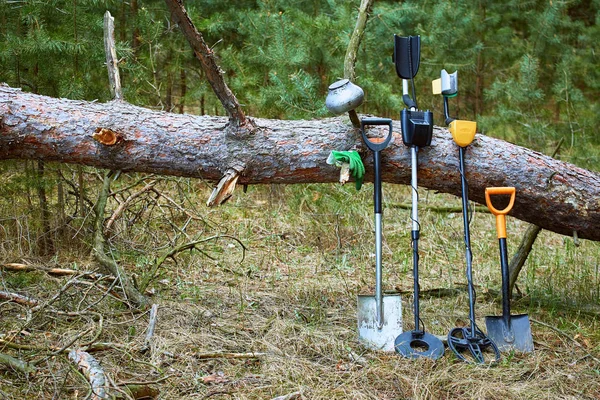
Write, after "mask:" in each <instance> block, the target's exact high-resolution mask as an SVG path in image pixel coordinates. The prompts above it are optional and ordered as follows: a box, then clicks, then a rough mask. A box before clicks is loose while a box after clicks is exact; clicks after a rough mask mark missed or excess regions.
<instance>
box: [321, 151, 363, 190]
mask: <svg viewBox="0 0 600 400" xmlns="http://www.w3.org/2000/svg"><path fill="white" fill-rule="evenodd" d="M343 163H346V164H350V172H351V173H352V177H353V178H354V180H355V182H356V190H360V188H361V186H362V183H363V178H364V176H365V166H364V165H363V163H362V160H361V159H360V155H359V154H358V152H356V151H332V152H331V154H329V157H328V158H327V164H332V165H333V164H335V165H336V166H338V167H341V166H342V164H343Z"/></svg>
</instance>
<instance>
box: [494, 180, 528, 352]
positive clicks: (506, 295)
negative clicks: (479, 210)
mask: <svg viewBox="0 0 600 400" xmlns="http://www.w3.org/2000/svg"><path fill="white" fill-rule="evenodd" d="M515 194H516V190H515V188H514V187H493V188H486V189H485V202H486V204H487V207H488V208H489V210H490V212H491V213H492V214H494V215H495V216H496V231H497V233H498V242H499V244H500V265H501V267H502V316H500V317H497V316H487V317H485V325H486V327H487V333H488V337H489V338H490V339H492V340H493V341H494V343H496V345H497V346H498V349H499V350H500V351H504V352H506V351H512V350H517V351H521V352H524V353H527V352H531V351H533V338H532V336H531V325H530V323H529V317H528V316H527V314H519V315H510V297H511V294H510V292H509V271H508V250H507V248H506V214H508V212H509V211H510V210H511V209H512V207H513V205H514V203H515ZM496 195H504V196H507V195H508V196H510V202H509V204H508V206H506V208H504V209H503V210H498V209H496V208H495V207H494V206H493V205H492V201H491V197H492V196H496Z"/></svg>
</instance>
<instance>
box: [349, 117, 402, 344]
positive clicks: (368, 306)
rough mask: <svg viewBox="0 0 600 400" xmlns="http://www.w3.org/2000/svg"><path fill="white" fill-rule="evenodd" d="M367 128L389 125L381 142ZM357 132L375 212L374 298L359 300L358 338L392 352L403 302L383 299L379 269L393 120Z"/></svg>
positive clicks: (374, 120)
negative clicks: (365, 152) (369, 157)
mask: <svg viewBox="0 0 600 400" xmlns="http://www.w3.org/2000/svg"><path fill="white" fill-rule="evenodd" d="M368 125H388V126H389V131H388V134H387V136H386V137H384V138H369V137H367V135H366V132H365V127H366V126H368ZM360 131H361V133H362V138H363V140H364V142H365V144H366V145H367V147H368V148H369V149H370V150H372V151H373V167H374V170H375V171H374V172H375V174H374V175H375V176H374V179H373V184H374V190H373V203H374V208H375V295H374V296H372V295H359V296H358V315H357V317H358V338H359V340H360V341H361V342H362V343H364V344H365V345H366V346H367V347H370V348H372V349H375V350H383V351H394V338H395V337H396V335H398V332H402V299H401V297H400V295H383V293H382V292H383V291H382V287H381V286H382V285H381V281H382V267H381V244H382V237H381V236H382V235H381V218H382V215H383V209H382V201H381V198H382V191H381V156H380V151H381V150H383V149H385V148H386V147H387V146H388V144H389V143H390V140H391V139H392V136H393V135H392V120H391V119H389V118H363V119H361V121H360Z"/></svg>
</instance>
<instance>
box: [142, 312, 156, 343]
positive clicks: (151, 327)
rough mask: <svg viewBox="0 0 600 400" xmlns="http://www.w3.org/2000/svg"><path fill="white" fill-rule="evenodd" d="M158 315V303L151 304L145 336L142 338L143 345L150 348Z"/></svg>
mask: <svg viewBox="0 0 600 400" xmlns="http://www.w3.org/2000/svg"><path fill="white" fill-rule="evenodd" d="M157 316H158V304H152V308H151V309H150V321H149V322H148V331H147V332H146V338H145V339H144V347H146V348H150V343H151V342H152V336H153V335H154V328H155V327H156V319H157Z"/></svg>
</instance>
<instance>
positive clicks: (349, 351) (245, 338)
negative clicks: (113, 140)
mask: <svg viewBox="0 0 600 400" xmlns="http://www.w3.org/2000/svg"><path fill="white" fill-rule="evenodd" d="M61 168H63V169H64V168H65V167H64V166H63V167H61ZM63 172H65V171H64V170H63ZM65 175H66V176H68V174H65ZM87 179H89V180H90V182H88V188H89V190H90V192H89V193H88V195H89V197H90V198H93V194H94V193H93V190H95V189H94V188H95V185H94V184H93V181H94V177H93V173H92V174H90V175H88V176H87ZM135 182H137V178H135V177H127V176H124V177H121V178H119V180H118V181H117V182H116V183H115V188H113V190H114V191H118V190H120V189H122V190H124V192H123V194H122V196H123V197H122V198H123V199H124V198H127V193H128V192H127V190H129V191H131V192H135V191H136V190H139V189H140V188H141V187H142V186H143V184H141V183H140V184H138V186H137V187H133V186H132V183H135ZM155 188H156V190H157V192H158V193H160V194H161V196H157V195H156V193H154V194H153V195H150V194H149V195H148V196H146V197H144V196H141V197H140V198H139V200H138V201H137V202H134V203H131V204H130V206H129V208H128V211H127V212H125V213H124V214H122V215H121V217H120V218H118V219H117V220H115V222H114V224H113V225H112V228H111V231H110V234H109V235H107V237H108V238H109V244H110V251H111V254H112V256H113V257H114V258H115V260H117V261H118V262H120V263H121V264H122V265H123V267H124V268H125V270H126V271H127V272H128V273H130V274H132V276H134V277H135V278H136V281H137V282H140V281H141V280H142V279H143V278H144V276H145V275H144V274H147V273H148V272H149V271H151V270H153V268H152V266H153V265H155V263H156V261H157V260H159V259H162V258H161V256H163V255H164V254H166V253H167V252H168V251H169V250H170V249H172V248H174V247H176V246H177V245H180V244H182V243H185V242H190V241H193V240H195V239H199V238H212V237H219V238H218V239H211V240H207V241H205V242H202V243H201V244H199V245H198V246H196V247H195V248H194V249H189V250H186V251H183V252H180V253H177V254H176V255H175V256H174V257H167V258H165V259H164V260H163V262H162V264H161V265H160V266H159V268H158V269H156V274H155V275H153V276H151V277H150V280H149V282H150V283H149V285H148V287H147V289H146V291H145V293H146V294H147V295H148V296H149V297H150V300H151V302H152V303H156V304H158V305H159V309H158V320H157V324H156V328H155V331H154V335H153V337H152V340H151V341H150V344H149V345H147V346H145V345H144V341H145V337H146V333H147V332H146V330H147V327H148V319H149V313H148V312H134V311H132V310H131V309H130V308H128V307H127V306H126V304H127V302H126V299H123V297H122V296H123V295H122V291H121V290H120V289H119V282H118V281H115V279H114V278H111V277H105V278H103V279H95V280H94V279H87V278H85V277H84V276H76V277H56V276H51V275H49V274H47V273H46V272H44V271H29V272H16V271H7V270H5V269H3V270H2V272H1V275H0V284H1V285H2V287H1V289H2V290H3V291H7V292H14V293H19V294H22V295H26V296H29V297H30V298H34V299H37V300H38V301H39V302H40V303H41V304H44V305H45V306H44V307H42V308H41V309H38V310H34V311H33V312H31V309H32V308H31V307H29V306H26V305H20V304H17V303H15V302H3V303H0V327H1V336H0V340H1V341H2V342H1V344H0V349H1V350H0V352H1V353H6V354H9V355H11V356H12V357H15V358H18V359H20V360H22V361H24V362H28V363H29V364H30V365H32V366H33V367H34V368H35V371H34V372H30V373H25V372H22V371H18V370H15V369H12V368H9V367H6V366H5V365H3V366H1V367H0V397H1V398H6V399H40V398H48V399H50V398H61V399H77V398H86V397H88V394H90V387H89V384H88V383H87V380H86V378H85V377H84V376H83V375H82V374H81V373H80V372H79V371H78V370H77V368H76V367H74V365H73V364H72V363H71V362H70V361H69V360H68V358H67V355H66V354H65V352H64V351H61V349H62V348H63V347H85V346H87V348H88V349H89V352H90V354H92V355H93V356H94V357H95V358H96V359H97V360H98V362H99V363H100V365H101V366H102V368H103V369H104V371H105V373H106V374H107V376H108V378H109V379H108V381H109V383H108V385H109V386H110V390H109V392H110V393H111V395H112V396H116V397H117V398H127V399H129V398H143V397H142V395H144V394H146V395H150V396H153V398H160V399H195V398H197V399H205V398H211V399H273V398H276V397H278V396H285V395H290V397H288V398H304V399H440V398H458V397H463V398H482V399H539V398H553V399H555V398H560V399H595V398H598V397H599V396H600V383H599V382H600V380H599V379H598V378H599V376H598V375H599V374H600V362H599V359H600V333H599V332H600V331H599V328H600V327H599V322H598V317H597V315H598V313H599V312H600V299H599V289H598V288H599V283H600V276H599V275H600V271H599V264H598V262H599V261H598V259H599V257H598V255H599V254H600V251H599V250H600V247H599V245H598V244H597V243H594V242H589V241H579V242H578V243H577V244H578V245H577V246H576V245H575V244H576V243H575V242H574V240H573V238H569V237H563V236H558V235H556V234H552V233H549V232H542V233H541V234H540V236H539V238H538V240H537V242H536V243H535V245H534V250H533V252H532V254H531V255H530V256H529V259H528V261H527V263H526V265H525V267H524V269H523V271H522V272H521V275H520V278H519V280H518V283H517V291H516V293H515V299H514V301H513V313H515V314H516V313H528V314H529V317H530V319H531V321H532V331H533V338H534V343H535V347H536V350H535V352H534V353H533V354H527V355H522V354H503V357H502V361H501V362H500V363H499V365H496V366H471V365H467V364H465V363H462V362H460V361H458V360H457V359H456V358H455V357H454V355H453V354H452V353H451V352H450V351H449V350H447V351H446V354H445V356H444V357H443V358H442V359H440V360H438V361H437V362H433V361H430V360H416V361H412V360H407V359H403V358H401V357H399V356H398V355H396V354H381V353H377V352H374V351H370V350H367V349H365V348H364V347H362V346H361V345H360V344H359V343H358V342H357V329H356V295H357V294H359V293H373V292H374V287H373V286H374V254H373V253H374V243H373V240H374V239H373V237H374V236H373V217H372V190H373V189H372V185H370V184H366V185H365V186H363V189H362V190H361V191H360V192H356V191H355V190H354V188H353V187H352V186H351V185H346V186H345V187H341V186H338V185H295V186H264V187H250V188H249V190H248V192H247V193H246V194H242V193H239V194H237V195H236V196H235V197H234V198H233V199H231V200H230V202H229V203H227V204H226V205H224V206H222V207H220V208H218V209H207V208H205V207H204V205H203V204H202V202H203V200H202V199H206V198H207V197H208V194H209V192H210V191H209V188H208V185H206V184H204V183H201V182H198V181H190V180H183V179H164V180H160V181H159V182H158V183H157V184H156V186H155ZM25 194H26V191H24V192H22V193H21V195H20V196H15V197H13V199H12V200H11V201H9V199H8V198H7V197H3V198H2V200H0V202H1V203H0V204H1V207H2V214H3V215H4V217H3V218H4V219H3V220H2V228H3V229H1V230H0V245H1V246H2V249H3V252H2V255H1V259H0V262H1V263H2V264H5V263H9V262H12V263H14V262H18V263H26V264H31V265H37V266H45V267H64V268H71V269H78V270H80V271H93V270H95V268H96V266H95V265H94V263H93V262H92V261H91V259H90V258H89V243H88V240H89V234H88V233H87V230H88V229H89V227H88V225H89V224H91V223H90V222H89V221H87V222H86V217H85V216H82V217H81V219H80V220H78V221H79V224H80V229H79V230H70V231H68V232H67V233H64V234H65V235H66V236H65V237H67V238H68V239H67V240H54V246H55V255H54V256H53V257H40V256H36V255H35V251H34V250H35V249H33V248H30V247H28V246H33V245H31V244H29V245H28V243H33V242H35V241H34V240H33V239H34V238H35V233H36V227H35V221H36V219H35V218H34V217H35V215H28V214H27V213H26V210H27V199H26V196H25ZM114 198H115V197H113V198H111V200H109V206H108V208H107V213H112V212H113V211H114V210H115V209H116V208H117V206H118V204H117V202H116V201H115V200H114ZM116 198H119V197H118V196H116ZM167 198H168V199H170V200H172V201H173V202H171V201H169V200H167ZM175 200H176V201H175ZM409 202H410V189H409V188H408V187H405V186H397V185H384V219H383V221H384V227H383V233H384V245H383V266H384V290H385V291H398V292H400V293H401V294H402V297H403V308H404V310H403V316H404V321H405V328H406V329H412V328H413V326H412V309H411V307H412V304H411V299H412V270H411V269H412V259H411V254H410V226H411V223H410V217H409V211H408V210H406V209H403V208H401V207H400V205H403V204H406V203H409ZM173 203H176V204H178V207H177V206H175V205H174V204H173ZM440 206H450V207H459V206H460V200H459V199H458V198H455V197H453V196H448V195H440V194H435V193H433V192H428V191H427V190H425V189H420V208H421V213H420V215H421V225H422V240H421V248H420V250H421V262H420V265H421V271H420V275H421V293H422V300H421V318H422V319H423V321H424V323H425V325H426V328H427V330H428V331H429V332H431V333H434V334H436V335H442V336H443V335H446V334H447V332H448V331H449V330H450V329H451V328H453V327H455V326H460V325H464V324H467V323H468V299H467V292H466V279H465V274H464V244H463V241H462V218H461V214H460V213H459V212H457V213H449V212H438V211H436V207H440ZM142 217H143V218H142ZM87 218H88V219H89V218H90V217H89V216H88V217H87ZM107 218H108V215H107ZM71 225H74V223H72V224H71ZM526 227H527V226H526V224H525V223H522V222H520V221H517V220H514V219H511V218H509V220H508V246H509V253H510V254H512V252H511V250H514V249H516V247H517V245H518V243H519V240H520V236H521V235H522V234H523V232H524V231H525V229H526ZM54 234H55V235H57V234H58V233H56V232H55V233H54ZM471 235H472V244H473V254H474V283H475V288H476V291H477V303H476V312H477V322H478V324H479V325H480V326H481V327H484V326H485V324H484V316H485V315H499V314H500V312H501V303H500V295H499V288H500V266H499V260H498V248H497V242H496V236H495V222H494V219H493V217H492V216H491V215H490V214H488V213H485V212H480V211H476V212H475V213H474V215H473V218H472V224H471ZM234 238H235V239H234ZM240 243H241V244H240ZM242 244H243V246H244V247H245V250H244V248H243V247H242ZM140 387H141V388H143V389H144V390H145V391H142V392H140V390H141V389H140ZM151 398H152V397H151Z"/></svg>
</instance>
